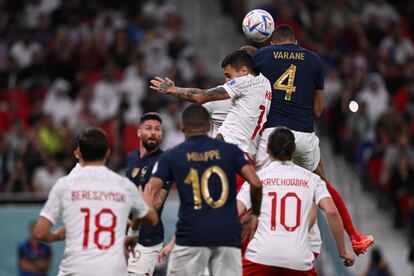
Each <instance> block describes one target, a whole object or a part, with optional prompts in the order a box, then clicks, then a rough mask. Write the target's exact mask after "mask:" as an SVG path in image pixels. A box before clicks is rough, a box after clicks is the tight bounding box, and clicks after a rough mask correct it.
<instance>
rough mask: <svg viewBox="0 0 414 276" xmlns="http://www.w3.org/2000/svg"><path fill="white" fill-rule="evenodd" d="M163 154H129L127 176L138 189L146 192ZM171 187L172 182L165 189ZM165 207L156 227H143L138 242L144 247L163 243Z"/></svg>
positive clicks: (159, 213)
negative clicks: (145, 189)
mask: <svg viewBox="0 0 414 276" xmlns="http://www.w3.org/2000/svg"><path fill="white" fill-rule="evenodd" d="M162 153H163V151H162V150H158V151H156V152H154V153H152V154H150V155H148V156H145V157H143V158H141V157H140V155H139V154H140V153H139V150H134V151H132V152H130V153H128V155H127V169H126V176H127V177H128V178H129V179H130V180H131V181H132V182H134V183H135V185H136V186H137V187H139V186H141V188H142V190H144V187H145V184H146V183H147V182H148V181H149V178H150V176H151V171H152V169H153V167H154V165H155V163H156V162H157V160H158V158H159V157H160V156H161V154H162ZM170 187H171V185H170V182H166V184H165V185H164V187H163V188H164V189H165V190H167V191H169V189H170ZM163 207H164V204H163V206H161V208H160V209H158V216H159V218H160V219H159V220H158V224H157V225H156V226H149V225H145V224H144V225H142V226H141V229H140V233H139V240H138V242H139V244H141V245H143V246H153V245H156V244H159V243H162V242H163V240H164V226H163V224H162V221H161V213H162V209H163Z"/></svg>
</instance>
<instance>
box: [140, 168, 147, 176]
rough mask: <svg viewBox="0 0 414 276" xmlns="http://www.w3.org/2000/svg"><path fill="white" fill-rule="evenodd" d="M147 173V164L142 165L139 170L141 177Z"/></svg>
mask: <svg viewBox="0 0 414 276" xmlns="http://www.w3.org/2000/svg"><path fill="white" fill-rule="evenodd" d="M146 173H147V166H145V167H143V168H142V170H141V177H144V176H145V174H146Z"/></svg>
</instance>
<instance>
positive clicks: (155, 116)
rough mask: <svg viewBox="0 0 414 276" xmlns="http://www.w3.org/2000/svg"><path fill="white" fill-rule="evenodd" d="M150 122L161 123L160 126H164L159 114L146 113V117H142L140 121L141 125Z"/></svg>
mask: <svg viewBox="0 0 414 276" xmlns="http://www.w3.org/2000/svg"><path fill="white" fill-rule="evenodd" d="M150 120H154V121H158V122H160V124H162V119H161V116H160V114H158V113H157V112H148V113H145V114H144V115H142V117H141V119H140V120H139V123H140V124H143V123H144V122H146V121H150Z"/></svg>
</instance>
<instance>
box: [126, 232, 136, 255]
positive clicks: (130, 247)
mask: <svg viewBox="0 0 414 276" xmlns="http://www.w3.org/2000/svg"><path fill="white" fill-rule="evenodd" d="M137 243H138V237H135V236H125V239H124V254H125V258H126V259H128V255H129V253H131V254H132V256H133V257H134V258H135V246H136V245H137Z"/></svg>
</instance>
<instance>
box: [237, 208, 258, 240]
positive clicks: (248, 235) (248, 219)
mask: <svg viewBox="0 0 414 276" xmlns="http://www.w3.org/2000/svg"><path fill="white" fill-rule="evenodd" d="M258 222H259V219H258V217H257V216H255V215H253V214H251V213H246V215H245V216H244V217H243V218H242V219H241V224H242V227H243V229H242V241H244V240H246V239H252V238H253V235H254V233H255V232H256V228H257V224H258Z"/></svg>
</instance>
